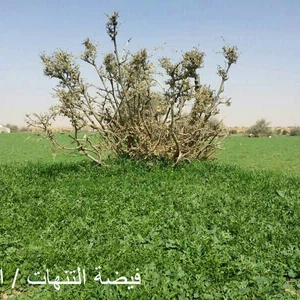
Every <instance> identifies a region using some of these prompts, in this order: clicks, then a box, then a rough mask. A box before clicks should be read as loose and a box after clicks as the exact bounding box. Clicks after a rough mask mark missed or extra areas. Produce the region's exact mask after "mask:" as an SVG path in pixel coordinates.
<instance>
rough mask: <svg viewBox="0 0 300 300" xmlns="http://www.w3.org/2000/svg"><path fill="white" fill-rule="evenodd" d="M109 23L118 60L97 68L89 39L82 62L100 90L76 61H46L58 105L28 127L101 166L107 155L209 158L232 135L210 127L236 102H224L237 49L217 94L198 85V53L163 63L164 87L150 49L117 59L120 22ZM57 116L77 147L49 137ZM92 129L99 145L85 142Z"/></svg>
mask: <svg viewBox="0 0 300 300" xmlns="http://www.w3.org/2000/svg"><path fill="white" fill-rule="evenodd" d="M107 16H108V22H107V24H106V31H107V34H108V35H109V37H110V39H111V41H112V43H113V52H111V53H108V54H106V55H105V56H104V58H103V60H102V64H100V65H99V64H98V62H97V61H98V53H97V48H96V46H95V45H94V44H93V43H92V42H91V41H90V40H89V39H86V40H85V41H84V42H83V45H84V47H85V50H84V52H83V54H82V55H81V59H82V60H83V61H84V62H85V63H87V64H89V65H90V66H91V67H93V68H94V70H95V72H96V73H97V75H98V78H99V82H100V84H99V85H98V86H95V85H93V84H90V83H88V82H85V80H84V79H83V77H82V75H81V73H80V68H79V65H78V64H77V63H76V59H75V57H74V56H73V55H71V54H69V53H67V52H64V51H57V52H54V53H53V54H52V55H50V56H47V55H46V54H42V55H41V59H42V61H43V63H44V74H45V75H46V76H48V77H49V78H56V79H58V80H59V84H58V85H57V87H56V89H55V93H56V94H55V96H56V97H57V98H58V100H59V104H58V105H57V106H55V107H52V108H51V109H50V111H49V112H48V113H47V114H33V115H27V123H28V124H29V125H30V126H35V127H39V128H42V129H43V130H44V131H45V132H46V134H47V136H48V137H49V138H50V140H51V141H52V142H53V144H54V145H56V146H57V147H58V148H60V149H66V150H74V149H76V150H78V151H80V152H82V153H84V154H85V155H86V156H87V157H89V158H90V159H92V160H93V161H95V162H97V163H98V164H100V165H103V164H104V163H103V161H102V156H101V154H102V153H103V150H104V149H108V150H109V151H112V152H113V153H115V154H117V155H126V156H129V157H130V158H135V159H155V158H163V159H166V160H168V161H171V162H173V163H174V164H177V163H178V162H180V161H182V160H190V159H207V158H209V157H210V156H211V154H212V153H213V152H214V151H215V150H216V149H217V147H218V145H219V143H220V141H221V140H222V138H224V137H225V136H226V134H227V133H226V131H225V129H224V126H223V125H222V123H221V122H216V123H213V124H212V122H211V121H210V120H211V118H212V117H213V116H215V115H217V114H218V113H219V106H220V105H221V104H225V105H227V106H229V105H230V99H227V98H225V97H222V96H221V94H222V92H223V91H224V83H225V82H226V81H227V80H228V72H229V69H230V67H231V66H232V64H235V63H236V61H237V59H238V54H237V48H236V47H230V46H228V45H226V46H224V47H223V49H222V53H223V55H224V57H225V67H224V68H222V67H220V66H219V67H218V72H217V74H218V75H219V76H220V77H221V84H220V87H219V89H218V90H217V91H214V90H212V89H211V88H210V86H208V85H202V84H200V77H199V75H198V73H197V71H198V70H199V69H200V68H201V67H203V59H204V55H205V54H204V53H203V52H201V51H199V50H198V49H197V48H194V49H192V50H191V51H188V52H185V53H184V54H183V55H182V58H181V59H180V61H178V62H176V63H174V62H172V61H171V59H169V58H167V57H163V58H161V59H160V60H159V66H160V67H161V68H162V69H163V70H164V72H165V74H164V77H163V78H164V82H163V83H162V82H160V81H159V80H158V77H159V76H158V74H159V72H157V71H155V68H154V64H153V63H152V62H150V57H149V55H148V53H147V50H146V49H142V50H140V51H139V52H137V53H134V54H131V53H130V52H129V51H127V50H126V48H127V45H125V47H124V49H123V54H120V53H119V48H118V45H117V35H118V32H119V21H118V19H119V14H118V13H117V12H114V13H113V14H112V15H110V16H109V15H107ZM128 42H129V41H128ZM57 116H63V117H67V118H68V119H69V120H70V122H71V124H72V126H73V129H74V134H73V135H72V136H70V137H71V138H72V139H73V141H74V143H75V146H74V147H69V146H65V145H61V144H60V143H59V142H58V140H57V139H56V137H55V135H54V134H53V132H52V131H51V127H50V126H51V124H52V121H53V120H55V118H56V117H57ZM86 126H89V127H90V128H91V129H93V131H94V132H96V133H97V137H98V138H97V139H96V138H95V137H94V136H93V138H91V137H90V136H89V135H88V134H87V135H85V138H80V135H79V133H80V131H81V130H82V129H83V128H86Z"/></svg>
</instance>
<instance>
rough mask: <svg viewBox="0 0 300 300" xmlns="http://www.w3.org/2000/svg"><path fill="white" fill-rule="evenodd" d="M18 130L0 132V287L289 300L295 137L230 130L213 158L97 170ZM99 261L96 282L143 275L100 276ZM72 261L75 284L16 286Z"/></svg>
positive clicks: (298, 269)
mask: <svg viewBox="0 0 300 300" xmlns="http://www.w3.org/2000/svg"><path fill="white" fill-rule="evenodd" d="M29 136H30V135H29V134H10V135H5V134H1V135H0V191H1V194H0V195H1V196H0V197H1V198H0V201H1V208H2V209H1V225H0V232H1V237H0V255H1V257H0V262H1V264H0V269H2V271H3V284H1V283H0V291H1V293H2V294H3V295H10V294H18V296H17V298H18V299H23V298H24V299H25V298H26V299H27V298H32V299H296V298H297V297H299V290H300V247H299V246H300V184H299V182H300V138H299V137H278V138H272V139H264V138H261V139H249V138H246V137H232V138H230V139H227V140H226V142H225V145H224V148H225V150H224V151H222V152H221V153H219V160H216V161H213V162H193V163H185V164H181V165H180V166H178V167H176V168H172V167H170V166H166V165H163V164H162V163H160V164H159V163H157V164H154V166H152V167H150V166H148V165H147V164H136V163H134V162H130V161H125V160H114V161H108V163H109V165H110V166H109V167H108V168H107V167H102V168H101V167H98V166H95V165H94V164H92V163H90V162H88V161H87V160H86V159H85V158H84V157H77V156H76V155H75V154H74V153H68V154H65V153H56V155H53V153H52V152H51V150H49V147H50V144H49V142H48V141H47V140H40V141H37V140H38V139H39V138H40V136H34V137H29ZM61 139H66V134H62V135H61ZM98 266H101V267H102V269H101V275H102V278H103V281H104V280H107V278H110V280H111V281H112V280H113V279H116V278H118V277H120V276H126V277H127V278H128V279H130V278H131V276H134V275H135V273H136V272H137V271H136V268H138V269H139V271H138V272H139V273H140V276H141V282H142V283H141V285H135V286H134V287H133V288H132V289H128V286H127V285H114V284H106V285H103V284H99V282H97V281H95V280H94V279H95V276H96V275H97V274H98V271H96V270H95V267H98ZM77 267H80V268H81V269H84V270H85V272H86V283H85V284H83V283H82V284H80V285H61V286H60V290H56V289H55V287H54V286H53V285H51V284H49V283H48V284H44V285H31V284H28V282H27V280H28V276H30V278H31V279H32V280H41V279H42V278H43V276H44V274H45V272H46V269H49V270H50V276H51V280H52V281H53V280H54V279H55V277H56V276H57V275H58V276H60V277H61V281H62V280H65V278H66V274H65V273H64V271H65V270H76V269H77ZM16 269H19V273H18V277H17V280H16V283H15V289H14V290H12V289H11V286H12V282H13V279H14V276H15V273H16ZM37 271H39V272H41V274H42V275H40V276H34V275H33V274H34V272H37ZM116 271H118V272H119V274H118V275H117V274H116V273H115V272H116ZM0 280H1V278H0Z"/></svg>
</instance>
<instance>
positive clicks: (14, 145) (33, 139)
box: [0, 133, 300, 175]
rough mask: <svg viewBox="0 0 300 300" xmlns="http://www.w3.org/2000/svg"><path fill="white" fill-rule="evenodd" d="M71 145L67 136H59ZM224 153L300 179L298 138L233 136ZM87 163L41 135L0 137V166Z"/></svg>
mask: <svg viewBox="0 0 300 300" xmlns="http://www.w3.org/2000/svg"><path fill="white" fill-rule="evenodd" d="M58 136H59V139H60V140H61V141H64V142H66V143H70V142H69V139H68V133H65V134H58ZM223 148H224V150H222V151H219V152H218V153H217V157H218V161H219V162H220V163H225V164H230V165H237V166H240V167H242V168H246V169H256V170H273V171H278V172H281V173H285V174H288V175H300V137H299V136H297V137H288V136H279V137H274V138H271V139H269V138H248V137H244V136H233V137H231V138H228V139H226V140H225V143H224V146H223ZM82 160H87V159H86V158H85V157H84V156H82V155H81V156H79V155H78V153H77V152H66V151H57V152H56V153H53V151H52V145H51V143H50V142H49V141H48V140H47V139H43V138H42V135H40V134H29V133H18V134H0V163H10V162H15V163H16V162H20V163H23V162H29V161H30V162H67V161H69V162H71V161H82Z"/></svg>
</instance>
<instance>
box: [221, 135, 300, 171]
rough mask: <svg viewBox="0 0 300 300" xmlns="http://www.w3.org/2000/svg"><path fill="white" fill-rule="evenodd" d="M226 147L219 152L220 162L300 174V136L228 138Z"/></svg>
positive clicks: (248, 167)
mask: <svg viewBox="0 0 300 300" xmlns="http://www.w3.org/2000/svg"><path fill="white" fill-rule="evenodd" d="M223 148H225V150H223V151H220V152H219V153H218V159H219V161H220V162H221V163H227V164H230V165H237V166H240V167H243V168H246V169H253V170H273V171H275V172H277V173H278V172H281V173H284V174H287V175H292V176H293V175H300V136H291V137H289V136H278V137H274V138H271V139H270V138H248V137H245V136H233V137H232V138H230V139H226V141H225V145H224V147H223Z"/></svg>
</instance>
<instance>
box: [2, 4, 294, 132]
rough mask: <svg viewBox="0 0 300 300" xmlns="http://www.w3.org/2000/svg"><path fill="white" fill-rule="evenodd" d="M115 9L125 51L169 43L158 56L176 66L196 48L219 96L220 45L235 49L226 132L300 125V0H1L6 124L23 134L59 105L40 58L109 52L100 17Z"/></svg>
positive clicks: (206, 79)
mask: <svg viewBox="0 0 300 300" xmlns="http://www.w3.org/2000/svg"><path fill="white" fill-rule="evenodd" d="M114 10H118V11H119V12H120V14H121V16H122V22H123V24H122V27H121V31H120V45H121V46H123V42H125V41H126V40H127V39H128V38H130V37H132V41H131V44H130V46H129V47H130V50H132V51H134V50H137V49H139V48H144V47H146V48H148V49H150V50H151V49H153V48H154V47H155V46H160V45H162V44H163V43H166V45H165V47H164V51H163V52H161V53H160V54H159V56H162V55H167V56H171V57H172V56H174V57H176V55H177V56H178V54H176V53H175V50H189V49H191V48H192V47H193V46H197V45H199V47H200V49H201V50H202V51H204V52H205V53H206V57H205V68H204V69H202V70H201V73H200V74H201V80H202V82H203V83H208V84H211V85H212V86H213V87H214V88H217V85H218V82H219V78H218V76H217V75H216V66H217V64H222V61H223V60H222V57H221V56H220V55H217V54H216V53H215V52H216V51H218V50H220V49H221V47H222V45H223V42H222V39H221V36H222V37H224V38H225V40H226V41H228V42H229V43H230V44H232V45H237V46H238V47H239V49H240V51H241V52H242V55H241V57H240V59H239V61H238V64H237V65H234V66H233V67H232V69H231V73H230V76H229V77H230V78H229V81H228V82H227V85H226V86H225V95H227V96H230V97H232V106H231V107H229V108H226V109H223V110H222V114H221V116H222V118H224V120H225V124H226V125H228V126H249V125H251V124H252V123H254V122H255V121H256V120H257V119H259V118H262V117H264V118H266V119H267V120H269V121H271V125H273V126H279V125H282V126H294V125H300V34H299V33H300V0H260V1H258V0H253V1H243V0H223V1H220V0H215V1H214V0H210V1H208V0H207V1H204V0H198V1H194V0H185V1H184V0H173V1H170V0H168V1H162V0H160V1H157V0H152V1H150V0H148V1H141V0H140V1H107V0H106V1H101V0H98V1H96V0H85V1H81V0H47V1H46V0H0V36H1V43H0V76H1V80H0V124H6V123H14V124H18V125H21V124H23V123H24V121H23V120H24V116H25V113H31V112H42V111H46V110H47V108H48V107H49V106H51V105H53V104H55V103H56V100H55V99H53V98H52V97H51V95H50V94H51V92H52V88H53V87H54V85H55V81H53V80H50V79H48V78H46V77H45V76H44V75H43V66H42V63H41V61H40V58H39V54H40V53H41V52H42V51H45V52H46V53H48V54H50V53H51V52H52V51H54V50H56V49H58V48H62V49H65V50H68V51H70V52H72V53H73V54H76V55H79V54H80V52H81V51H82V49H83V48H82V45H81V43H82V41H83V40H84V38H86V37H90V38H91V39H92V40H95V41H98V42H99V44H100V52H101V51H103V52H107V51H109V50H110V49H111V46H112V45H111V42H110V40H109V38H108V37H107V36H106V32H105V23H106V17H105V15H104V13H112V12H113V11H114ZM84 71H85V72H86V73H85V74H86V77H89V76H90V71H89V70H88V69H84Z"/></svg>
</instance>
